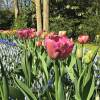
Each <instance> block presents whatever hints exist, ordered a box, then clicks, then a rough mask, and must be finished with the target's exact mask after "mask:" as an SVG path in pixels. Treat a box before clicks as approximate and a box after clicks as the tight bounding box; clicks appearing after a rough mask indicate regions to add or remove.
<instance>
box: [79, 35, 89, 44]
mask: <svg viewBox="0 0 100 100" xmlns="http://www.w3.org/2000/svg"><path fill="white" fill-rule="evenodd" d="M78 41H79V43H81V44H85V43H87V42H88V41H89V36H88V35H80V36H79V37H78Z"/></svg>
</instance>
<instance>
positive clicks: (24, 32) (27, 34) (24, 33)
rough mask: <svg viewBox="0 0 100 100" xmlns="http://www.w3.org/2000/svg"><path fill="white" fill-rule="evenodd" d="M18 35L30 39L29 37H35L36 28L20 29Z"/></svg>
mask: <svg viewBox="0 0 100 100" xmlns="http://www.w3.org/2000/svg"><path fill="white" fill-rule="evenodd" d="M17 35H18V37H19V38H22V39H28V38H31V39H32V38H34V37H35V35H34V30H33V29H29V28H26V29H20V30H18V31H17Z"/></svg>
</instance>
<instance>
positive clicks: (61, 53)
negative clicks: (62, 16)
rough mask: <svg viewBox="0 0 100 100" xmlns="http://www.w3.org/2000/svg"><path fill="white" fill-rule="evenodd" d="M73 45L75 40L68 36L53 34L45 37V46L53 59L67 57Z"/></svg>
mask: <svg viewBox="0 0 100 100" xmlns="http://www.w3.org/2000/svg"><path fill="white" fill-rule="evenodd" d="M73 46H74V42H73V41H72V40H70V39H68V38H67V37H66V36H59V35H52V36H48V37H46V38H45V47H46V49H47V53H48V55H49V57H50V58H51V59H65V58H66V57H68V56H69V54H70V53H71V52H72V49H73Z"/></svg>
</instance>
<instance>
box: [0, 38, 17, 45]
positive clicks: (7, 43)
mask: <svg viewBox="0 0 100 100" xmlns="http://www.w3.org/2000/svg"><path fill="white" fill-rule="evenodd" d="M0 43H1V44H6V45H10V46H17V45H16V43H14V42H10V41H9V40H7V39H0Z"/></svg>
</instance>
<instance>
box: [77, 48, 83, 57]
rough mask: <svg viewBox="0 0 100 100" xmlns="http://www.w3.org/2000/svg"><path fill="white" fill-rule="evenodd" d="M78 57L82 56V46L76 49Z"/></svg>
mask: <svg viewBox="0 0 100 100" xmlns="http://www.w3.org/2000/svg"><path fill="white" fill-rule="evenodd" d="M76 56H77V58H82V48H78V49H77V51H76Z"/></svg>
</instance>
